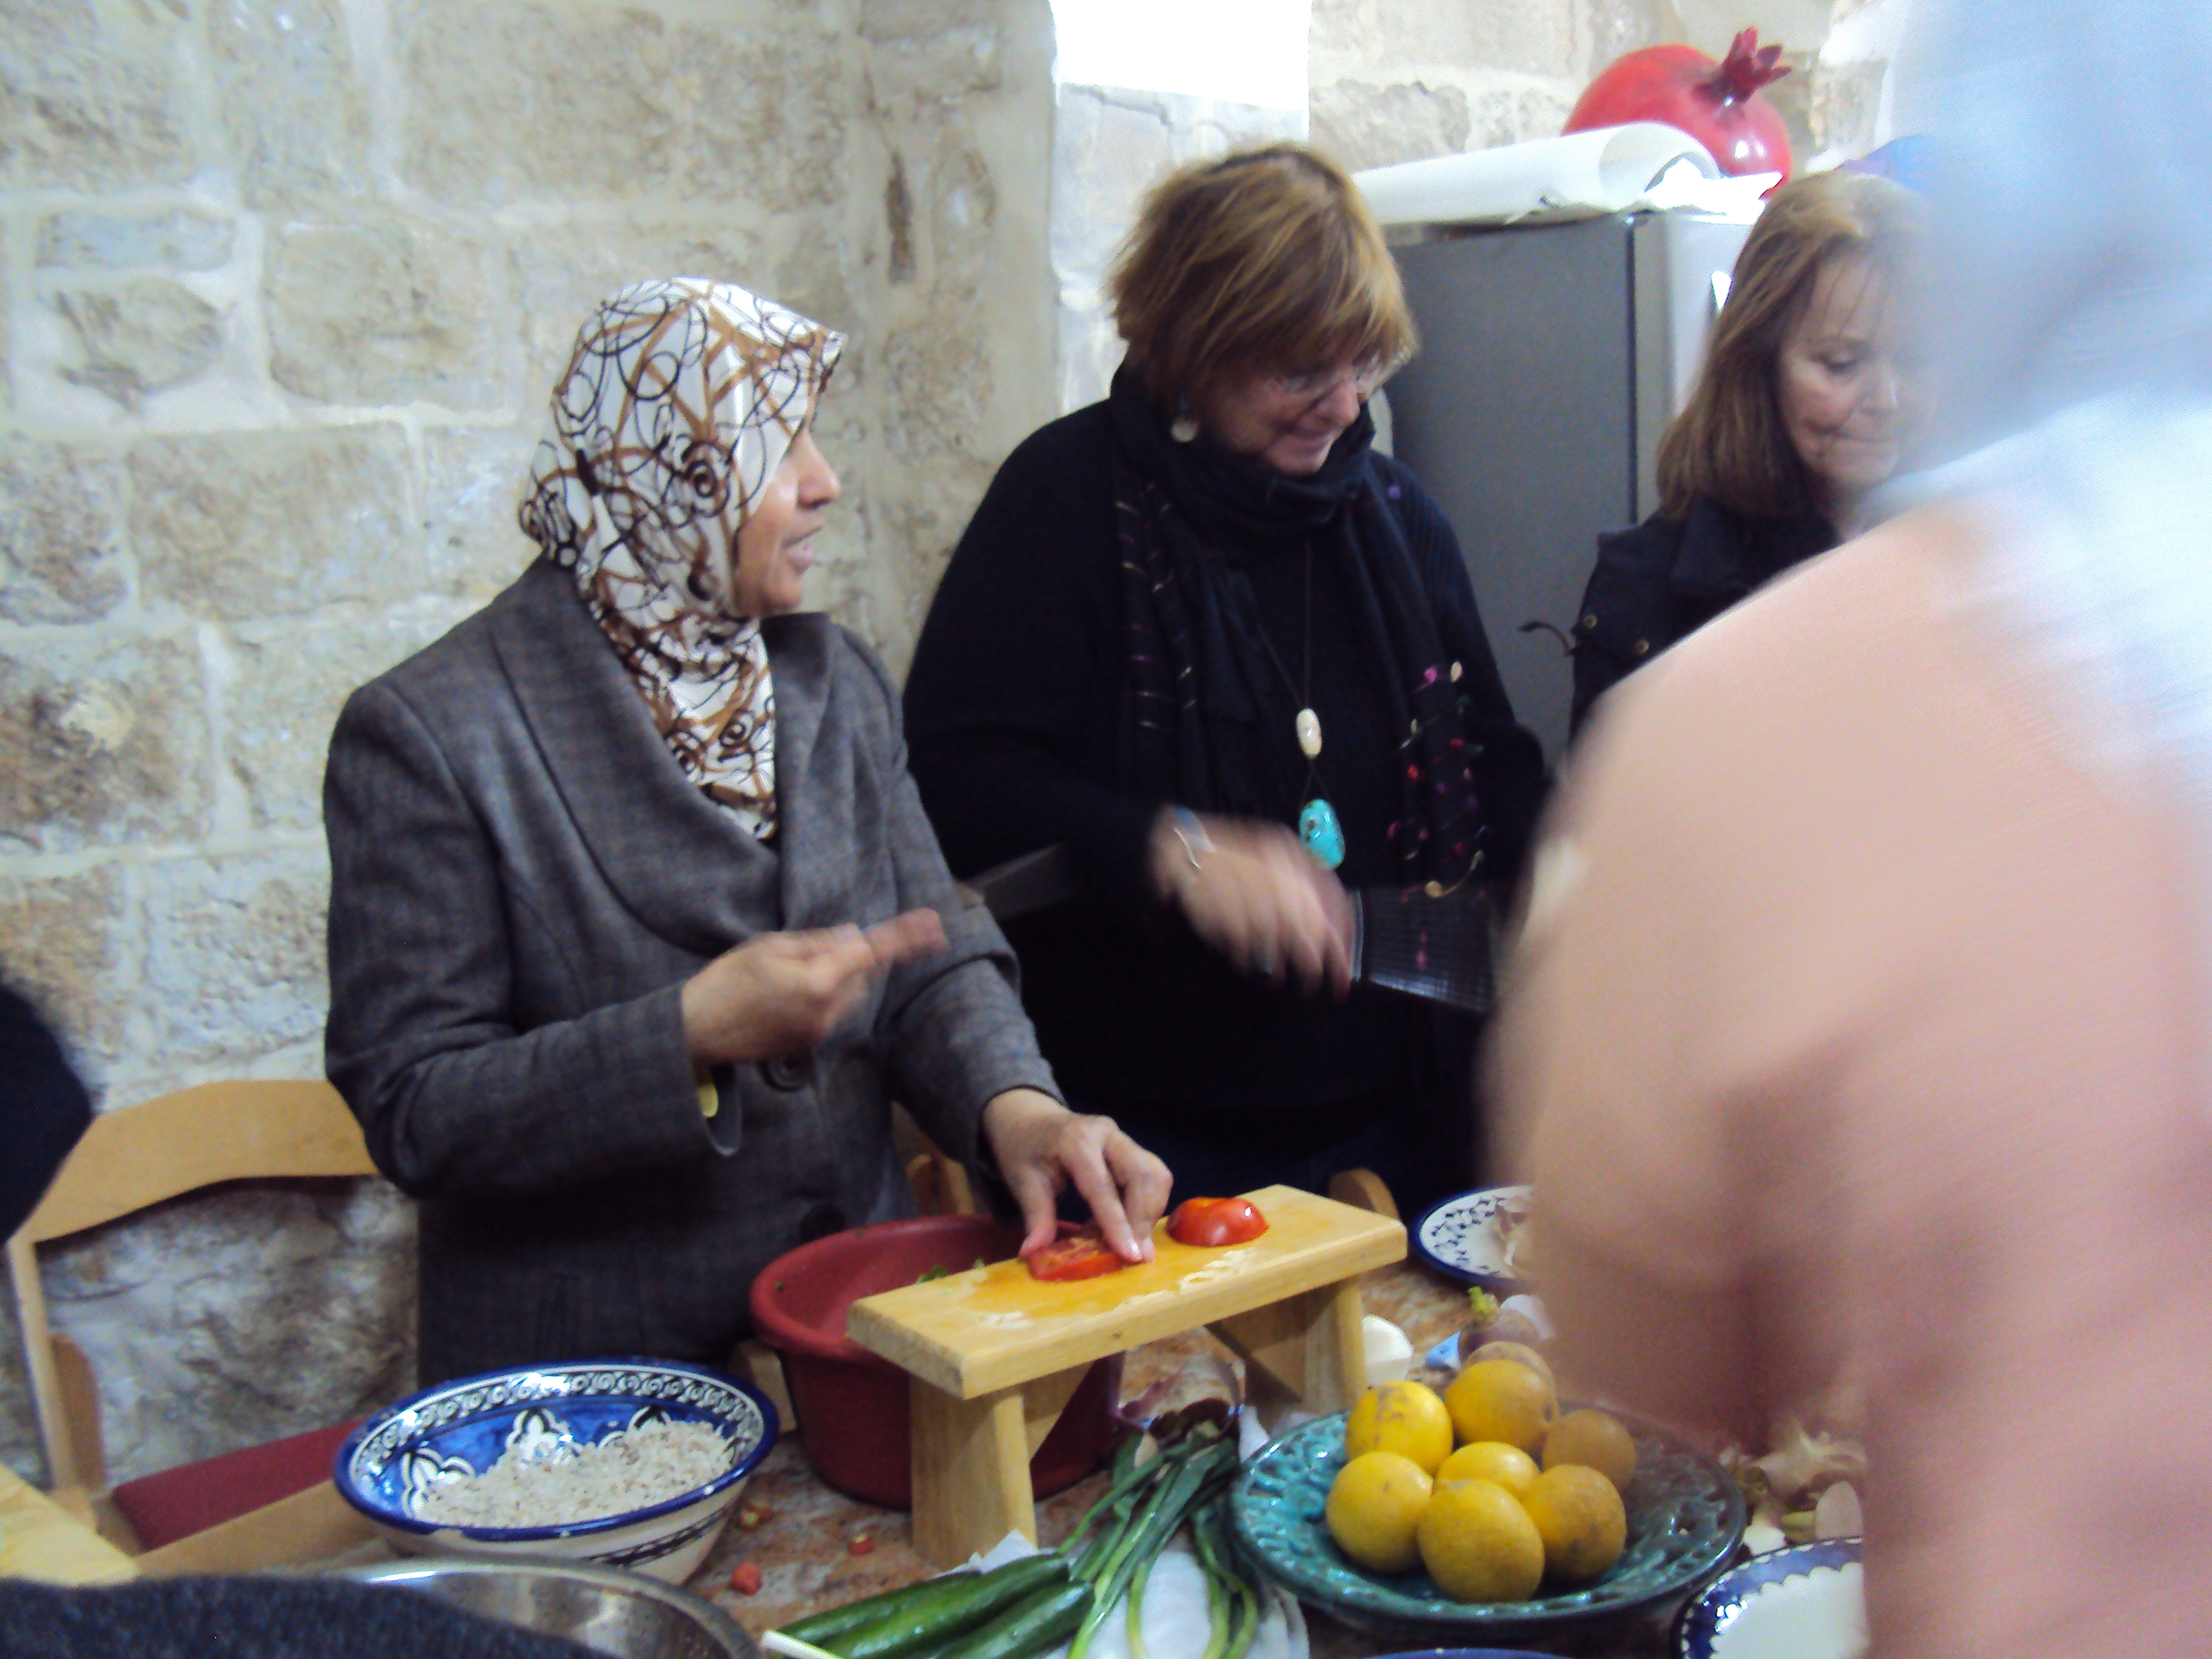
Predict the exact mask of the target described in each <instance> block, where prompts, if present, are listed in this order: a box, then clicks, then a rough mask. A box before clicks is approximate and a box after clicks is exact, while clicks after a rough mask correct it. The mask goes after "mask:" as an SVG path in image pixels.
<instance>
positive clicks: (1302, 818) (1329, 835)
mask: <svg viewBox="0 0 2212 1659" xmlns="http://www.w3.org/2000/svg"><path fill="white" fill-rule="evenodd" d="M1298 839H1299V840H1300V841H1302V842H1305V844H1306V851H1307V852H1309V853H1311V854H1313V855H1314V857H1315V858H1316V859H1318V860H1320V861H1321V867H1322V869H1324V870H1334V869H1335V868H1336V866H1338V865H1340V864H1341V863H1343V862H1344V826H1343V825H1342V824H1340V823H1338V822H1337V821H1336V808H1334V806H1331V805H1329V804H1328V802H1327V801H1325V800H1322V799H1320V797H1318V796H1316V797H1315V798H1314V799H1312V800H1310V801H1308V802H1307V803H1306V804H1305V810H1304V811H1302V812H1300V813H1299V814H1298Z"/></svg>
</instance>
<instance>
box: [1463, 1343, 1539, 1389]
mask: <svg viewBox="0 0 2212 1659" xmlns="http://www.w3.org/2000/svg"><path fill="white" fill-rule="evenodd" d="M1478 1359H1512V1360H1517V1361H1519V1362H1520V1363H1521V1364H1523V1365H1526V1366H1527V1367H1528V1369H1529V1370H1532V1371H1534V1372H1535V1373H1536V1375H1537V1376H1541V1377H1542V1378H1543V1379H1544V1382H1545V1383H1546V1384H1547V1386H1548V1387H1549V1388H1550V1389H1551V1390H1552V1392H1553V1394H1554V1395H1557V1394H1558V1393H1559V1378H1557V1377H1556V1376H1553V1375H1552V1365H1551V1362H1550V1361H1549V1360H1547V1359H1546V1358H1544V1356H1543V1355H1541V1354H1540V1353H1538V1352H1536V1351H1535V1350H1534V1348H1532V1347H1530V1346H1528V1344H1527V1343H1525V1342H1486V1343H1484V1344H1483V1345H1482V1346H1480V1347H1479V1348H1477V1349H1476V1350H1475V1351H1474V1352H1473V1353H1471V1354H1468V1356H1467V1358H1466V1360H1465V1362H1464V1363H1465V1364H1469V1365H1472V1364H1474V1362H1475V1361H1476V1360H1478Z"/></svg>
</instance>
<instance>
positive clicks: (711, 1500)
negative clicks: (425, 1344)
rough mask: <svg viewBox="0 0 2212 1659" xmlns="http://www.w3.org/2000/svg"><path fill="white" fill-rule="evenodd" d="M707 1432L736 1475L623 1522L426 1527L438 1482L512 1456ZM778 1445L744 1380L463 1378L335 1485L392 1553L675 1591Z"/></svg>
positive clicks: (614, 1518)
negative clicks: (658, 1583) (650, 1582)
mask: <svg viewBox="0 0 2212 1659" xmlns="http://www.w3.org/2000/svg"><path fill="white" fill-rule="evenodd" d="M662 1419H665V1420H671V1421H674V1422H679V1423H703V1424H705V1425H708V1427H710V1428H712V1429H713V1430H714V1431H715V1432H716V1433H717V1434H719V1435H720V1436H721V1437H722V1438H723V1439H724V1440H726V1441H727V1442H728V1443H729V1465H728V1467H727V1468H725V1469H724V1470H723V1471H722V1472H721V1473H720V1474H717V1475H716V1476H714V1479H713V1480H708V1482H706V1484H704V1485H703V1486H695V1487H693V1488H692V1489H691V1490H690V1491H689V1492H682V1493H679V1494H678V1495H677V1496H675V1497H672V1498H668V1499H666V1500H665V1501H663V1502H661V1503H657V1504H652V1505H650V1506H648V1507H646V1508H643V1509H639V1510H632V1511H630V1512H629V1513H627V1514H623V1515H611V1516H603V1517H601V1518H600V1519H599V1520H596V1521H577V1522H569V1523H568V1524H567V1525H564V1526H544V1527H527V1526H526V1527H463V1526H454V1525H452V1524H450V1523H440V1522H431V1521H426V1520H423V1519H422V1518H420V1515H421V1505H422V1496H423V1493H424V1492H426V1491H427V1490H428V1488H429V1487H431V1486H435V1484H436V1483H437V1482H438V1481H440V1480H446V1479H450V1478H451V1477H452V1476H453V1475H455V1474H482V1473H483V1471H484V1470H486V1469H488V1468H490V1467H491V1466H492V1465H493V1464H494V1463H495V1462H498V1461H499V1458H500V1455H501V1453H503V1452H505V1451H506V1450H507V1449H508V1448H509V1447H510V1446H512V1445H524V1444H531V1443H544V1442H545V1441H546V1440H548V1439H549V1438H550V1439H552V1440H560V1441H568V1442H571V1443H576V1444H580V1445H585V1444H589V1445H596V1444H599V1443H601V1442H603V1441H605V1440H607V1439H609V1438H610V1437H613V1436H615V1435H618V1434H622V1433H624V1432H626V1431H629V1430H630V1429H632V1428H635V1427H636V1426H638V1425H641V1424H645V1423H651V1422H653V1421H656V1420H662ZM774 1446H775V1407H773V1406H771V1405H769V1402H768V1401H766V1400H764V1399H763V1398H762V1396H761V1395H758V1394H757V1393H756V1392H755V1391H754V1390H753V1389H750V1388H747V1387H746V1386H745V1385H744V1383H740V1382H738V1380H737V1379H736V1378H735V1377H731V1376H723V1375H722V1374H721V1373H720V1372H719V1371H711V1370H707V1369H706V1368H705V1367H703V1366H699V1365H679V1364H673V1363H671V1362H668V1361H665V1360H653V1359H598V1360H583V1361H578V1362H576V1363H574V1364H561V1365H539V1366H533V1367H531V1368H529V1369H526V1370H512V1371H494V1372H490V1373H488V1374H487V1375H485V1376H471V1377H465V1378H463V1379H462V1380H460V1381H459V1382H458V1383H442V1384H441V1385H440V1386H438V1387H437V1388H435V1389H424V1390H423V1391H422V1393H420V1394H417V1395H410V1397H409V1398H407V1399H405V1400H403V1401H400V1402H399V1403H398V1405H396V1406H392V1407H386V1409H385V1410H383V1411H381V1412H379V1413H377V1414H376V1415H375V1416H374V1417H372V1418H370V1419H368V1421H367V1422H366V1423H364V1424H362V1425H361V1427H360V1428H358V1429H356V1430H355V1431H354V1432H353V1434H352V1435H351V1436H350V1437H348V1439H347V1441H346V1443H345V1444H344V1445H343V1447H341V1448H340V1449H339V1450H338V1455H337V1465H336V1467H335V1468H333V1469H332V1471H331V1479H332V1480H333V1481H335V1482H336V1484H337V1489H338V1492H339V1494H340V1496H342V1497H343V1498H345V1500H346V1501H347V1502H348V1503H349V1504H352V1505H353V1506H354V1507H355V1508H356V1509H357V1510H360V1511H361V1512H362V1514H363V1515H365V1516H368V1518H369V1520H370V1521H372V1522H374V1523H375V1525H376V1527H377V1528H378V1530H380V1532H382V1533H383V1534H384V1535H385V1537H386V1539H387V1540H388V1541H390V1542H391V1543H392V1546H393V1547H395V1548H397V1549H399V1550H403V1551H404V1552H406V1553H410V1554H415V1555H460V1556H475V1557H479V1558H484V1559H495V1560H496V1559H504V1558H511V1557H515V1556H535V1557H538V1558H540V1559H544V1558H547V1557H551V1558H556V1559H563V1560H570V1561H592V1562H597V1563H599V1564H600V1565H604V1566H613V1567H633V1568H635V1569H636V1570H637V1571H640V1572H645V1573H650V1574H651V1575H653V1577H655V1578H661V1579H665V1580H667V1581H669V1582H670V1583H682V1582H683V1581H684V1579H685V1578H687V1577H690V1575H691V1573H692V1572H693V1571H696V1568H697V1567H698V1565H699V1563H700V1562H701V1561H702V1560H703V1559H705V1558H706V1554H707V1552H708V1549H710V1548H711V1547H713V1545H714V1540H715V1538H716V1537H717V1536H718V1535H719V1534H720V1532H721V1530H722V1526H723V1523H724V1522H726V1521H727V1520H728V1519H729V1513H730V1506H731V1505H732V1504H734V1503H736V1502H737V1500H738V1493H739V1492H743V1491H744V1484H745V1478H746V1477H747V1476H748V1475H750V1474H751V1473H752V1472H753V1470H754V1469H755V1468H758V1467H759V1465H760V1462H761V1460H762V1459H763V1458H764V1457H766V1456H767V1455H769V1449H771V1448H772V1447H774Z"/></svg>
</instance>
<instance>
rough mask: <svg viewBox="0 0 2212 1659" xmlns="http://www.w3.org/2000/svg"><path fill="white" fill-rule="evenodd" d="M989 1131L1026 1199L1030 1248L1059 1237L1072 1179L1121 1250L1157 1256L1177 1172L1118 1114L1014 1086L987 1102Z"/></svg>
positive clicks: (1010, 1179) (1008, 1175)
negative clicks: (1158, 1226) (1130, 1132)
mask: <svg viewBox="0 0 2212 1659" xmlns="http://www.w3.org/2000/svg"><path fill="white" fill-rule="evenodd" d="M983 1133H984V1135H985V1137H986V1138H987V1139H988V1140H989V1141H990V1143H991V1154H992V1156H993V1157H994V1158H996V1159H997V1160H998V1164H999V1174H1000V1177H1001V1178H1002V1179H1003V1180H1004V1181H1005V1182H1006V1188H1007V1190H1009V1191H1010V1192H1012V1194H1013V1195H1014V1200H1015V1201H1016V1202H1017V1203H1018V1204H1019V1205H1020V1206H1022V1225H1023V1228H1024V1231H1025V1233H1026V1237H1024V1238H1023V1240H1022V1254H1023V1255H1029V1254H1030V1252H1031V1251H1032V1250H1035V1249H1040V1248H1041V1247H1042V1246H1043V1245H1046V1244H1049V1243H1051V1242H1052V1239H1053V1233H1054V1221H1055V1220H1056V1219H1057V1216H1058V1211H1057V1209H1056V1207H1055V1204H1054V1200H1057V1199H1058V1198H1059V1196H1060V1189H1061V1188H1064V1187H1066V1185H1067V1184H1068V1182H1071V1181H1072V1182H1074V1183H1075V1190H1076V1191H1077V1192H1079V1193H1080V1194H1083V1197H1084V1200H1085V1202H1086V1203H1088V1204H1089V1205H1090V1206H1091V1218H1092V1219H1093V1220H1095V1221H1096V1222H1097V1224H1098V1231H1100V1232H1102V1233H1103V1234H1104V1235H1105V1236H1106V1243H1108V1244H1109V1245H1110V1246H1111V1247H1112V1248H1113V1250H1114V1253H1115V1255H1118V1256H1120V1257H1121V1260H1123V1261H1151V1260H1152V1224H1153V1223H1154V1222H1156V1221H1158V1219H1159V1218H1160V1216H1161V1214H1162V1213H1163V1212H1164V1211H1165V1210H1166V1209H1167V1206H1168V1188H1170V1185H1171V1184H1172V1178H1171V1177H1170V1176H1169V1174H1168V1166H1167V1165H1166V1164H1163V1163H1161V1162H1160V1161H1159V1159H1158V1158H1154V1157H1153V1156H1152V1154H1151V1153H1150V1152H1146V1150H1145V1149H1144V1148H1143V1147H1141V1146H1139V1145H1137V1143H1136V1142H1135V1141H1133V1140H1132V1139H1129V1137H1128V1136H1127V1135H1125V1134H1123V1133H1121V1130H1120V1129H1119V1128H1118V1127H1115V1122H1114V1120H1113V1119H1112V1118H1110V1117H1091V1116H1087V1115H1085V1114H1083V1113H1081V1112H1071V1111H1069V1110H1068V1109H1067V1108H1066V1107H1065V1106H1063V1105H1061V1104H1060V1103H1059V1102H1058V1101H1056V1100H1054V1098H1053V1097H1051V1096H1050V1095H1047V1094H1040V1093H1039V1092H1038V1091H1036V1090H1035V1089H1009V1090H1007V1091H1006V1093H1004V1094H1002V1095H996V1096H994V1097H992V1100H991V1103H990V1104H989V1105H987V1106H986V1107H984V1108H983Z"/></svg>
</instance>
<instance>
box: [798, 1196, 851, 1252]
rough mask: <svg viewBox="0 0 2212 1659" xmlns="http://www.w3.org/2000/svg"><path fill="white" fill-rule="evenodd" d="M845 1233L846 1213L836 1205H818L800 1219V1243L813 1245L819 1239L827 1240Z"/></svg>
mask: <svg viewBox="0 0 2212 1659" xmlns="http://www.w3.org/2000/svg"><path fill="white" fill-rule="evenodd" d="M843 1231H845V1212H843V1211H842V1210H841V1209H839V1208H838V1207H837V1206H836V1205H835V1204H817V1205H816V1206H814V1207H813V1208H812V1209H811V1210H809V1211H808V1212H806V1213H805V1216H804V1217H802V1218H800V1220H799V1243H802V1244H811V1243H813V1242H814V1241H815V1240H816V1239H817V1238H827V1237H829V1235H830V1234H832V1233H842V1232H843Z"/></svg>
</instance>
